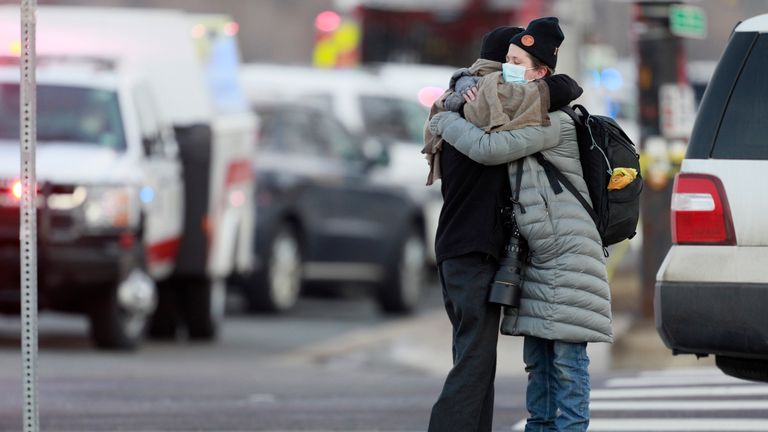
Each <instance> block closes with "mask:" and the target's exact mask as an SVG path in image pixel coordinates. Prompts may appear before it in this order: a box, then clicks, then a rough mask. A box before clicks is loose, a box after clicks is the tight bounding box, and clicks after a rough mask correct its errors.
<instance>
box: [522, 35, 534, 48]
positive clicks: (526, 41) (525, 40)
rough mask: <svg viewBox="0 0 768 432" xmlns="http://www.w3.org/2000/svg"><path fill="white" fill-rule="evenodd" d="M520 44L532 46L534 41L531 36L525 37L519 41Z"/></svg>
mask: <svg viewBox="0 0 768 432" xmlns="http://www.w3.org/2000/svg"><path fill="white" fill-rule="evenodd" d="M520 42H521V43H522V44H523V45H525V46H528V47H529V46H533V43H534V42H535V40H534V39H533V36H531V35H525V36H523V38H522V39H520Z"/></svg>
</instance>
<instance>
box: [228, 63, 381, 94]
mask: <svg viewBox="0 0 768 432" xmlns="http://www.w3.org/2000/svg"><path fill="white" fill-rule="evenodd" d="M240 78H241V83H242V86H243V89H244V90H245V92H246V94H247V95H248V97H249V98H250V99H251V100H259V99H271V98H274V97H275V96H294V97H295V96H300V95H302V94H307V93H316V92H328V91H330V92H333V93H365V94H376V95H380V94H389V93H388V91H387V90H386V88H384V85H383V84H384V83H383V82H382V80H381V79H380V78H379V77H377V76H375V75H372V74H370V73H368V72H365V71H362V70H356V69H352V70H347V69H320V68H314V67H309V66H289V65H277V64H255V63H254V64H247V65H244V66H243V67H242V68H241V71H240Z"/></svg>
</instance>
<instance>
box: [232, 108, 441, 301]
mask: <svg viewBox="0 0 768 432" xmlns="http://www.w3.org/2000/svg"><path fill="white" fill-rule="evenodd" d="M255 110H256V113H257V114H258V116H259V118H260V138H259V152H258V155H257V156H256V160H255V164H254V169H255V172H256V174H257V177H258V180H257V196H256V206H257V215H258V216H257V224H256V225H257V230H256V231H257V232H256V240H255V245H254V248H255V253H256V256H257V260H256V261H257V264H256V265H257V268H256V271H255V272H254V274H253V276H252V277H250V278H248V280H247V283H245V284H244V293H245V297H246V298H247V300H248V304H249V306H250V307H251V309H253V310H268V311H284V310H287V309H290V308H291V307H292V306H293V305H294V304H295V303H296V300H297V297H298V295H299V292H300V287H301V285H302V284H303V283H306V282H332V283H334V284H336V283H348V282H349V283H355V284H357V285H361V286H364V285H372V286H374V287H375V288H376V291H375V292H376V298H377V299H378V302H379V305H380V306H381V309H382V310H383V311H385V312H394V313H402V312H410V311H412V310H413V309H414V308H415V307H416V305H417V303H418V300H419V297H420V293H421V290H422V286H423V284H424V275H425V259H426V248H425V243H424V220H423V212H422V211H421V206H420V204H419V203H416V202H414V201H413V199H412V198H410V195H409V194H408V193H407V192H406V191H405V190H404V189H403V188H401V187H396V186H393V185H391V184H383V183H382V182H380V181H374V180H372V179H371V178H370V176H369V171H370V168H371V167H372V166H373V165H374V164H375V163H376V161H375V160H374V159H375V158H367V157H365V156H364V155H363V152H362V149H361V145H360V140H358V139H356V137H354V136H353V135H351V134H349V133H348V132H347V131H346V130H345V129H344V127H343V126H342V125H341V124H340V123H339V122H338V121H337V120H336V119H335V117H333V116H332V114H330V113H328V112H326V111H322V110H319V109H316V108H310V107H306V106H302V105H293V104H290V105H289V104H270V105H262V106H258V107H256V108H255ZM414 157H418V155H414Z"/></svg>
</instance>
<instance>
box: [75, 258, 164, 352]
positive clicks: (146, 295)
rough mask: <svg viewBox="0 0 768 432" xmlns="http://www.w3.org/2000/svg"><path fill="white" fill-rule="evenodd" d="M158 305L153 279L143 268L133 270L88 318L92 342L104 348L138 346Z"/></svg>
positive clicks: (123, 348) (93, 306) (120, 348)
mask: <svg viewBox="0 0 768 432" xmlns="http://www.w3.org/2000/svg"><path fill="white" fill-rule="evenodd" d="M156 305H157V288H156V286H155V283H154V281H153V280H152V279H151V278H150V277H149V275H147V274H146V272H144V271H143V270H141V269H134V270H132V271H131V272H130V273H128V276H127V277H125V278H124V279H123V280H122V281H121V282H120V284H119V285H118V286H117V288H116V289H115V290H113V291H112V292H111V293H110V294H109V295H108V296H106V297H105V298H103V299H100V300H98V301H96V302H95V303H94V304H93V305H92V308H91V311H90V314H89V318H90V326H91V337H92V339H93V342H94V343H95V344H96V346H97V347H98V348H102V349H115V350H132V349H135V348H137V347H138V346H139V345H140V344H141V342H142V341H143V340H144V333H145V331H146V328H147V323H148V322H149V317H150V316H151V315H152V312H154V309H155V307H156Z"/></svg>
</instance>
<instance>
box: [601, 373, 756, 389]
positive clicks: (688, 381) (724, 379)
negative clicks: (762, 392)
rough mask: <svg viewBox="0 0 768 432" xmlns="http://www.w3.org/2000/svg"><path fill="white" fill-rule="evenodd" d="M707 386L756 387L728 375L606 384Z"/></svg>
mask: <svg viewBox="0 0 768 432" xmlns="http://www.w3.org/2000/svg"><path fill="white" fill-rule="evenodd" d="M707 384H734V385H738V384H743V385H754V384H755V383H753V382H750V381H744V380H740V379H738V378H733V377H729V376H727V375H722V374H721V375H719V376H718V375H712V376H657V377H632V378H613V379H610V380H608V381H607V382H606V383H605V386H606V387H656V386H682V385H707Z"/></svg>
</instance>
